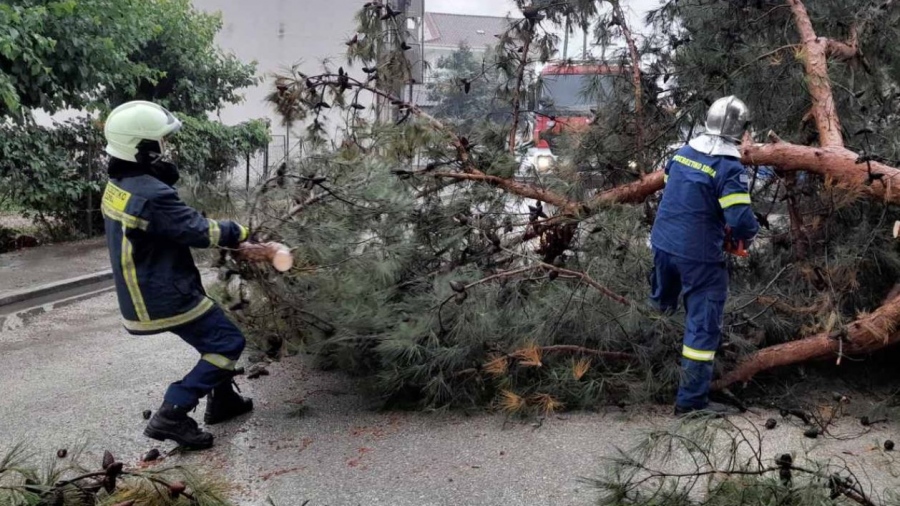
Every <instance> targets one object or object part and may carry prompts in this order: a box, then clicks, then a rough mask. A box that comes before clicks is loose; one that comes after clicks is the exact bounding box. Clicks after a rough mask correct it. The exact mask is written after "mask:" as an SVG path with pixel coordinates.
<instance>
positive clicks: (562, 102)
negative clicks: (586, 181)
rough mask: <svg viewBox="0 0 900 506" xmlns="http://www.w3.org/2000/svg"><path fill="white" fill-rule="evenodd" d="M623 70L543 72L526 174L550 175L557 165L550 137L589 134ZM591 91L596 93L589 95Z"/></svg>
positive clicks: (576, 67) (583, 67)
mask: <svg viewBox="0 0 900 506" xmlns="http://www.w3.org/2000/svg"><path fill="white" fill-rule="evenodd" d="M623 73H624V69H623V68H622V67H617V66H611V65H606V64H598V63H596V62H587V63H578V62H570V61H567V62H564V63H551V64H549V65H547V66H545V67H544V68H543V69H541V71H540V73H539V78H538V83H537V93H536V96H535V97H534V99H533V102H534V103H533V104H532V105H533V109H534V111H533V113H532V117H531V125H533V128H532V132H531V133H532V139H531V142H532V143H533V146H532V147H531V148H530V149H529V150H528V152H527V153H526V155H525V156H524V158H523V160H522V169H523V172H525V173H528V172H530V171H534V170H536V171H537V172H547V171H548V170H550V169H551V168H552V167H553V165H554V164H555V163H556V162H557V160H558V157H559V154H558V153H554V152H553V148H552V147H551V145H550V142H548V137H549V136H552V135H558V134H561V133H563V132H577V131H579V130H587V128H588V127H589V126H590V124H591V121H592V120H593V118H594V115H595V113H594V112H593V111H592V109H594V110H596V109H597V108H598V107H601V106H602V102H603V100H602V99H603V97H604V96H611V94H612V93H613V90H614V85H615V80H616V79H617V78H619V77H620V76H621V75H623ZM588 90H591V91H592V93H589V92H587V91H588Z"/></svg>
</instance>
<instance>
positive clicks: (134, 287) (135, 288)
mask: <svg viewBox="0 0 900 506" xmlns="http://www.w3.org/2000/svg"><path fill="white" fill-rule="evenodd" d="M125 232H126V231H125V230H124V229H123V230H122V277H123V278H125V286H127V287H128V293H129V295H131V302H132V304H134V312H135V314H136V315H137V317H138V320H140V321H142V322H144V321H147V320H149V319H150V315H149V314H148V313H147V304H145V303H144V296H143V295H141V287H140V285H138V277H137V269H136V268H135V266H134V248H133V247H132V246H131V241H129V240H128V235H126V233H125Z"/></svg>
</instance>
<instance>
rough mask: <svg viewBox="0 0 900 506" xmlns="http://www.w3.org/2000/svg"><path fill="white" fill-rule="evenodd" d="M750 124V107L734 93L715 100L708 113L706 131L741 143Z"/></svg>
mask: <svg viewBox="0 0 900 506" xmlns="http://www.w3.org/2000/svg"><path fill="white" fill-rule="evenodd" d="M749 126H750V108H748V107H747V104H745V103H744V102H742V101H741V100H740V99H739V98H737V97H735V96H734V95H731V96H728V97H724V98H720V99H719V100H716V101H715V102H713V105H712V106H710V108H709V113H708V114H707V115H706V133H707V134H709V135H715V136H718V137H722V138H725V139H728V140H730V141H733V142H736V143H740V142H741V138H742V137H743V136H744V132H745V131H746V130H747V127H749Z"/></svg>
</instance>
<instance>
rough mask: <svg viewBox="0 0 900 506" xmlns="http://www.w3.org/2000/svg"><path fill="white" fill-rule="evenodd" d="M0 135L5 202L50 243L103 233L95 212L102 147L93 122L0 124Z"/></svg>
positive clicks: (0, 175) (0, 174) (102, 171)
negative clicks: (43, 230) (73, 234)
mask: <svg viewBox="0 0 900 506" xmlns="http://www.w3.org/2000/svg"><path fill="white" fill-rule="evenodd" d="M0 132H2V134H0V135H2V138H0V181H2V182H3V185H2V188H3V190H2V191H3V192H4V193H6V194H7V195H5V197H6V198H8V199H9V200H10V201H12V202H15V203H16V204H17V205H18V206H20V207H21V208H22V209H23V210H24V213H25V215H26V216H32V217H34V218H36V219H37V221H38V222H39V223H40V224H42V225H43V226H45V228H46V229H47V230H48V231H49V232H50V233H51V236H53V237H55V238H60V237H65V236H67V235H68V234H70V233H71V232H72V231H80V232H85V231H87V230H88V228H90V226H92V227H93V229H94V230H95V231H97V230H102V226H101V223H102V220H103V218H102V217H101V216H100V214H99V212H98V210H99V201H100V190H101V187H102V182H103V180H104V174H105V172H106V169H105V163H104V153H103V147H104V145H105V143H104V141H103V131H102V130H101V129H100V128H98V126H97V125H96V124H95V123H94V122H93V121H92V120H89V119H80V120H73V121H69V122H67V123H65V124H62V125H56V126H54V127H43V126H38V125H35V124H33V123H31V124H28V125H24V126H23V125H3V126H2V127H0ZM89 199H93V205H91V206H89V205H88V200H89ZM89 225H90V226H89Z"/></svg>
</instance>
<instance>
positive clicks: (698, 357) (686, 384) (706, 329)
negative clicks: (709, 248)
mask: <svg viewBox="0 0 900 506" xmlns="http://www.w3.org/2000/svg"><path fill="white" fill-rule="evenodd" d="M653 267H654V268H653V272H652V273H651V276H650V284H651V288H652V294H651V295H650V299H651V301H652V302H653V303H654V304H655V305H656V308H657V309H658V310H660V311H662V312H674V311H675V310H676V309H678V299H679V298H682V297H683V298H684V307H685V310H686V311H687V321H686V322H685V331H684V345H683V348H682V358H681V364H682V369H683V371H682V376H681V386H680V387H679V389H678V397H677V399H676V401H675V404H676V405H677V406H678V407H680V408H686V409H704V408H706V407H707V405H708V404H709V387H710V382H711V381H712V376H713V361H714V360H715V357H716V350H717V349H718V348H719V344H720V342H721V339H722V319H723V316H724V311H725V299H726V298H727V296H728V269H727V267H726V265H725V262H720V263H705V262H695V261H691V260H687V259H684V258H681V257H677V256H673V255H670V254H668V253H666V252H665V251H661V250H658V249H656V248H653Z"/></svg>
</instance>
